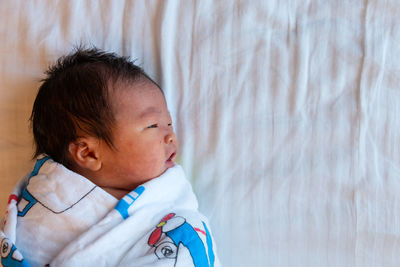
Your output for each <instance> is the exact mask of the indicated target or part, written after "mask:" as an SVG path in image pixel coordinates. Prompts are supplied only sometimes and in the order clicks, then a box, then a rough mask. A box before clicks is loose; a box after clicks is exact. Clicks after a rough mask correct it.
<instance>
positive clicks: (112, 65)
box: [0, 48, 219, 266]
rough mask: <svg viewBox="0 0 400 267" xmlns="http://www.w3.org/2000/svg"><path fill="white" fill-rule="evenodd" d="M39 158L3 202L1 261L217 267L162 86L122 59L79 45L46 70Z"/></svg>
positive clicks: (37, 125) (38, 122) (36, 130)
mask: <svg viewBox="0 0 400 267" xmlns="http://www.w3.org/2000/svg"><path fill="white" fill-rule="evenodd" d="M31 125H32V129H33V135H34V139H35V144H36V153H35V157H37V158H38V160H37V162H36V165H35V167H34V169H33V171H32V172H31V173H30V174H29V175H28V176H27V177H25V178H24V179H22V180H21V181H20V182H19V183H18V185H17V186H16V189H15V190H14V192H13V194H11V196H10V199H9V205H8V209H7V212H6V215H5V217H4V218H3V223H2V225H1V227H2V228H1V230H2V231H1V232H0V234H1V239H2V243H1V252H2V254H1V257H2V258H1V264H2V265H3V266H18V264H19V266H29V265H28V264H30V265H31V266H45V265H47V266H219V261H218V258H217V257H216V254H215V245H214V242H213V238H212V236H211V232H210V230H209V226H208V222H207V219H206V218H205V217H204V216H203V215H202V214H200V213H199V212H198V210H197V207H198V204H197V200H196V197H195V196H194V194H193V192H192V189H191V186H190V184H189V183H188V182H187V180H186V178H185V177H184V173H183V171H182V168H181V167H180V166H179V165H177V164H175V163H174V161H175V158H176V154H177V149H178V142H177V138H176V135H175V133H174V130H173V127H172V120H171V116H170V114H169V112H168V108H167V104H166V101H165V98H164V95H163V92H162V90H161V88H160V87H159V86H158V85H157V84H156V83H155V82H154V81H153V80H152V79H151V78H150V77H149V76H148V75H147V74H146V73H145V72H144V71H143V70H142V69H141V68H139V67H137V66H135V65H134V64H133V63H132V62H131V61H129V60H128V59H127V58H124V57H120V56H117V55H115V54H112V53H106V52H103V51H100V50H98V49H96V48H93V49H88V50H84V49H77V51H75V52H74V53H73V54H70V55H68V56H65V57H62V58H60V59H59V60H58V62H57V63H56V64H55V65H54V66H52V67H51V68H50V69H49V70H48V71H47V78H46V79H45V80H44V82H43V84H42V85H41V87H40V88H39V92H38V95H37V97H36V100H35V103H34V106H33V110H32V115H31Z"/></svg>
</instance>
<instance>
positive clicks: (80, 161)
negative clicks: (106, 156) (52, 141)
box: [68, 137, 102, 171]
mask: <svg viewBox="0 0 400 267" xmlns="http://www.w3.org/2000/svg"><path fill="white" fill-rule="evenodd" d="M68 152H69V155H70V157H71V160H72V161H73V162H74V164H76V165H77V166H78V167H79V168H83V169H86V170H90V171H98V170H100V169H101V165H102V163H101V160H100V157H99V152H100V140H99V139H98V138H95V137H79V138H78V139H77V140H75V141H73V142H70V143H69V146H68Z"/></svg>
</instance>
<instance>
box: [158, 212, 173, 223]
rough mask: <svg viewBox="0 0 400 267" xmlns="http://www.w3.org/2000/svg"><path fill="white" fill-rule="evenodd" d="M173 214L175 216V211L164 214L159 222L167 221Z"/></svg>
mask: <svg viewBox="0 0 400 267" xmlns="http://www.w3.org/2000/svg"><path fill="white" fill-rule="evenodd" d="M174 216H175V213H170V214H168V215H167V216H165V217H164V218H163V219H162V220H161V222H165V221H168V220H169V219H171V218H172V217H174Z"/></svg>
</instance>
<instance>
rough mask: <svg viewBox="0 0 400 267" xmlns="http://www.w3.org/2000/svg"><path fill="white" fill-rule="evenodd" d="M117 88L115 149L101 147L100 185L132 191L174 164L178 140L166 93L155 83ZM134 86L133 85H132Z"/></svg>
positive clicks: (141, 83) (115, 100)
mask: <svg viewBox="0 0 400 267" xmlns="http://www.w3.org/2000/svg"><path fill="white" fill-rule="evenodd" d="M125 86H127V87H126V88H118V89H117V90H116V92H115V96H114V101H113V106H114V110H115V118H116V127H115V129H114V131H113V143H114V146H115V148H116V149H114V150H113V149H110V148H109V147H108V146H105V145H103V146H102V148H101V149H102V155H103V159H102V162H103V165H102V169H103V171H104V172H105V173H106V174H107V175H106V176H105V177H103V180H104V181H99V182H100V183H101V184H100V186H103V187H113V188H117V189H125V190H133V189H134V188H135V187H137V186H138V185H140V184H142V183H144V182H146V181H148V180H151V179H152V178H154V177H157V176H159V175H161V174H162V173H163V172H165V171H166V170H167V169H168V168H170V167H172V166H173V165H174V161H175V157H176V153H177V150H178V142H177V140H176V136H175V133H174V130H173V128H172V120H171V116H170V114H169V112H168V109H167V104H166V102H165V99H164V96H163V94H162V92H161V91H160V89H159V88H158V87H157V86H156V85H154V84H153V83H152V82H149V81H145V82H140V83H139V82H137V83H135V84H133V85H131V86H132V87H130V86H129V85H125ZM133 87H134V88H133Z"/></svg>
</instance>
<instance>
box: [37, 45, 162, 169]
mask: <svg viewBox="0 0 400 267" xmlns="http://www.w3.org/2000/svg"><path fill="white" fill-rule="evenodd" d="M45 74H46V75H47V76H46V78H45V79H43V80H42V82H43V83H42V85H41V86H40V87H39V91H38V94H37V96H36V99H35V102H34V104H33V109H32V114H31V117H30V122H31V128H32V131H33V137H34V141H35V146H36V150H35V154H34V157H37V156H39V155H40V154H47V155H49V156H50V157H52V158H53V160H54V161H56V162H58V163H61V164H64V165H68V164H69V162H68V146H69V143H70V142H73V141H75V140H77V138H78V137H79V136H78V131H77V130H78V129H79V130H81V131H83V132H84V133H86V134H88V135H89V136H94V137H97V138H99V139H101V140H104V141H105V142H106V143H107V145H109V146H110V147H113V136H112V129H113V126H114V124H115V118H114V113H113V110H112V103H111V96H110V89H111V88H113V89H114V90H115V89H117V87H118V86H116V83H117V82H133V83H134V82H135V81H139V80H142V79H143V78H145V79H147V80H149V81H151V82H153V83H154V84H156V85H157V83H155V82H154V81H153V80H152V79H151V78H150V77H149V76H148V75H147V74H146V73H145V72H144V71H143V70H142V69H141V68H140V67H138V66H136V65H135V64H134V63H133V62H132V61H131V60H130V59H129V58H127V57H122V56H118V55H116V54H114V53H107V52H104V51H102V50H100V49H97V48H90V49H84V48H81V47H79V48H76V49H75V50H74V51H73V52H72V53H71V54H69V55H67V56H63V57H61V58H59V59H58V61H57V62H56V63H55V64H54V65H52V66H50V67H49V69H48V70H47V71H46V72H45ZM157 86H158V85H157ZM158 87H159V86H158ZM159 88H160V87H159ZM160 90H161V89H160Z"/></svg>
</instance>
